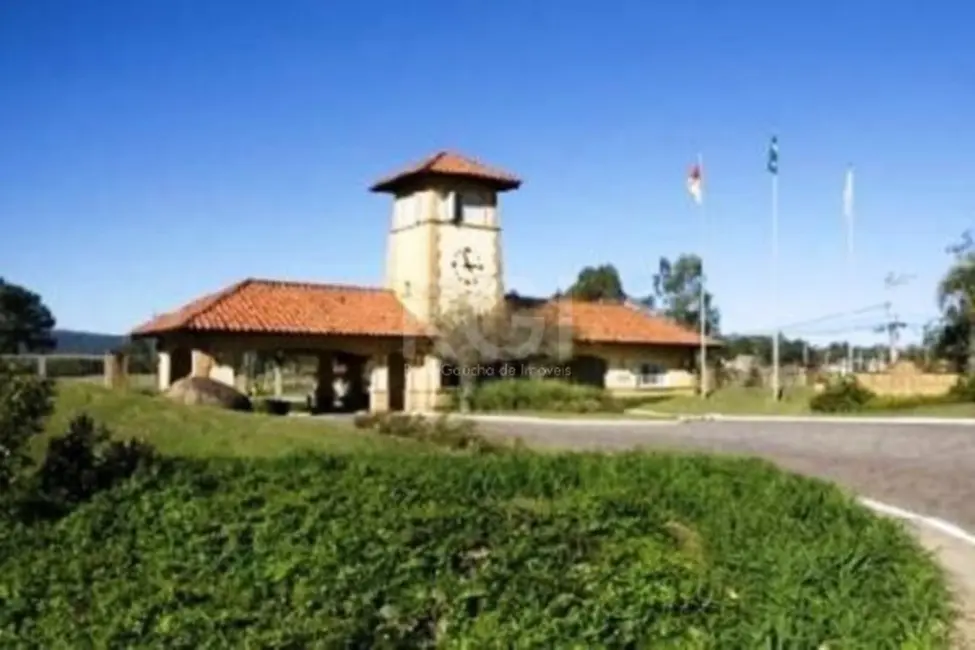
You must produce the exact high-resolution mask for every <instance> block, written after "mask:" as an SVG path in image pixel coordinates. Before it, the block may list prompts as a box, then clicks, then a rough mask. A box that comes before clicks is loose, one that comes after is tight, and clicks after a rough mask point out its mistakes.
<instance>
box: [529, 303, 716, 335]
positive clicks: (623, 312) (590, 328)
mask: <svg viewBox="0 0 975 650" xmlns="http://www.w3.org/2000/svg"><path fill="white" fill-rule="evenodd" d="M553 307H554V308H557V309H558V315H559V318H561V319H564V320H565V322H567V323H568V324H569V325H570V327H572V330H573V338H574V339H575V340H577V341H580V342H588V343H619V344H630V345H677V346H697V345H700V344H701V337H700V334H699V333H698V332H695V331H692V330H689V329H687V328H685V327H683V326H682V325H680V324H678V323H676V322H674V321H672V320H670V319H669V318H665V317H663V316H656V315H654V314H652V313H650V312H648V311H646V310H643V309H640V308H639V307H636V306H634V305H631V304H627V303H609V302H584V301H580V300H568V299H561V300H557V301H554V302H552V303H549V306H547V308H548V309H551V308H553ZM707 343H708V345H719V342H718V341H716V340H714V339H710V338H709V339H708V341H707Z"/></svg>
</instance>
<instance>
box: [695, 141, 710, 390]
mask: <svg viewBox="0 0 975 650" xmlns="http://www.w3.org/2000/svg"><path fill="white" fill-rule="evenodd" d="M697 170H698V174H699V175H700V183H701V192H700V197H701V200H700V204H699V206H698V207H699V208H700V211H701V281H700V285H701V296H700V300H701V307H700V309H701V397H702V398H705V397H707V395H708V344H707V339H706V338H705V337H706V336H707V323H708V314H707V299H706V296H707V291H706V289H705V277H706V276H705V275H704V253H705V249H706V248H707V233H708V224H707V217H706V214H705V212H704V183H705V179H704V156H703V154H698V155H697Z"/></svg>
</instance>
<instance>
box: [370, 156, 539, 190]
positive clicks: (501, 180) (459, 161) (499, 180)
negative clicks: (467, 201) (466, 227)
mask: <svg viewBox="0 0 975 650" xmlns="http://www.w3.org/2000/svg"><path fill="white" fill-rule="evenodd" d="M424 176H427V177H429V176H453V177H458V176H459V177H463V178H470V179H473V180H478V181H482V182H485V183H487V184H488V185H490V186H492V187H494V188H495V189H496V190H498V191H499V192H504V191H506V190H515V189H518V188H519V187H520V186H521V180H520V179H519V178H518V177H516V176H514V175H512V174H509V173H508V172H506V171H503V170H500V169H497V168H494V167H490V166H488V165H485V164H483V163H481V162H478V161H477V160H474V159H473V158H469V157H467V156H463V155H461V154H459V153H454V152H451V151H439V152H437V153H435V154H433V155H432V156H430V157H428V158H426V159H424V160H421V161H420V162H418V163H415V164H413V165H410V166H409V167H407V168H406V169H403V170H401V171H399V172H397V173H395V174H392V175H390V176H387V177H386V178H383V179H382V180H380V181H378V182H377V183H376V184H375V185H373V186H372V187H371V188H370V189H371V190H372V191H373V192H395V191H396V190H397V189H398V188H399V187H401V186H402V185H403V184H404V183H406V182H408V181H409V180H412V179H416V178H420V177H424Z"/></svg>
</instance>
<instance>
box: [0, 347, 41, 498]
mask: <svg viewBox="0 0 975 650" xmlns="http://www.w3.org/2000/svg"><path fill="white" fill-rule="evenodd" d="M53 408H54V385H53V383H52V382H51V381H50V380H45V379H41V378H39V377H37V376H36V375H33V374H31V373H29V372H27V371H25V370H24V369H23V368H20V367H15V366H13V365H11V364H7V363H5V362H4V361H3V360H0V494H2V493H4V492H6V491H7V490H8V489H10V488H11V487H13V486H14V484H15V483H17V479H18V478H19V477H20V475H21V474H22V472H23V470H24V469H25V468H26V467H27V466H28V465H30V461H31V459H30V455H29V453H28V452H29V445H30V440H31V438H33V437H34V436H36V435H38V434H40V433H41V432H42V431H43V430H44V419H45V418H47V416H49V415H50V414H51V412H52V411H53Z"/></svg>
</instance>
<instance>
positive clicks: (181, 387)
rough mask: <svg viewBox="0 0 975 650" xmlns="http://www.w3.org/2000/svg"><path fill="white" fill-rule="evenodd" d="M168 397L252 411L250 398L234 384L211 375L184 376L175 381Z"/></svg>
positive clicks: (168, 391) (179, 400)
mask: <svg viewBox="0 0 975 650" xmlns="http://www.w3.org/2000/svg"><path fill="white" fill-rule="evenodd" d="M165 395H166V397H168V398H169V399H171V400H173V401H175V402H179V403H180V404H205V405H208V406H220V407H222V408H225V409H231V410H234V411H250V410H252V408H253V407H252V405H251V401H250V399H249V398H248V397H247V396H246V395H244V394H243V393H241V392H240V391H238V390H237V389H236V388H234V387H233V386H228V385H227V384H224V383H222V382H219V381H216V380H214V379H210V378H209V377H184V378H183V379H180V380H179V381H176V382H174V383H173V385H172V386H170V387H169V390H167V391H166V392H165Z"/></svg>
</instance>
